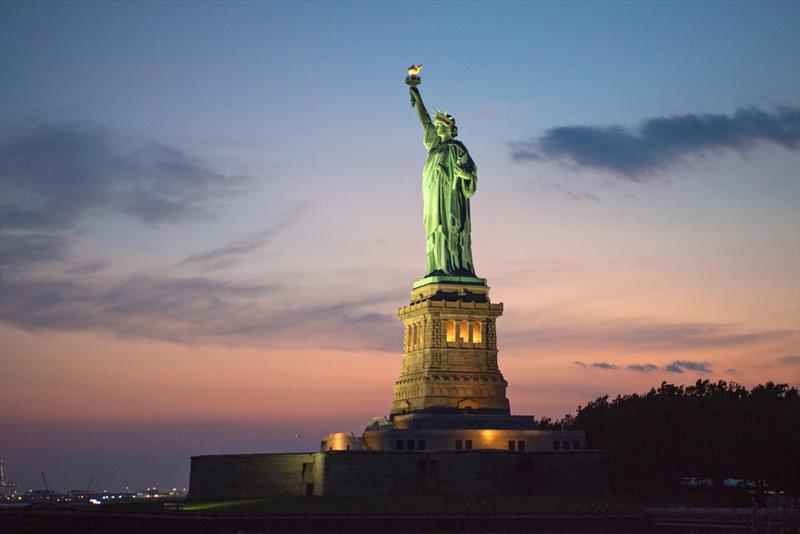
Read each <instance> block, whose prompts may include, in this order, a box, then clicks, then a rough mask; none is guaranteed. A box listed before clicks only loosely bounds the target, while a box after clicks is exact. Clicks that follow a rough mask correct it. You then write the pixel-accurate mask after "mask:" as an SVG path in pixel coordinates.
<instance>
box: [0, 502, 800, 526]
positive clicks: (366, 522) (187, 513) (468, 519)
mask: <svg viewBox="0 0 800 534" xmlns="http://www.w3.org/2000/svg"><path fill="white" fill-rule="evenodd" d="M702 500H703V499H695V501H696V502H695V503H694V505H693V506H687V503H686V502H682V501H685V499H677V500H675V499H672V500H670V499H659V500H655V501H653V500H649V501H647V502H642V501H641V500H640V499H637V498H636V497H633V496H630V497H622V496H612V497H609V498H604V499H598V498H597V496H590V497H585V498H581V497H575V496H569V497H541V496H538V497H533V496H527V497H492V498H455V497H453V498H447V497H405V498H384V497H381V498H378V497H373V498H370V497H359V498H335V499H334V498H320V497H310V498H309V497H305V498H282V499H255V500H245V501H226V502H202V503H192V502H187V503H182V504H181V505H180V508H179V509H175V508H174V506H175V505H169V506H168V507H167V508H165V507H164V505H163V503H141V504H140V503H130V504H115V505H100V506H96V507H91V508H89V507H84V508H81V509H73V510H23V511H2V512H0V532H2V533H7V532H8V533H21V534H23V533H39V532H64V533H115V534H116V533H125V532H143V533H167V532H169V533H200V534H203V533H231V534H234V533H235V534H256V533H273V532H278V533H283V532H287V533H293V532H300V533H316V532H353V533H361V532H363V533H390V534H391V533H395V532H397V533H400V532H402V533H413V532H423V533H450V532H453V533H455V532H466V533H534V532H535V533H543V534H546V533H564V532H569V533H576V534H583V533H586V534H589V533H647V534H650V533H652V534H659V533H671V532H675V533H684V534H687V533H692V532H698V533H699V532H772V533H798V534H800V523H799V522H798V513H797V508H796V507H793V506H792V507H787V506H784V505H782V506H781V507H780V508H775V507H773V508H772V509H769V510H768V509H766V508H760V509H756V510H755V511H754V509H753V507H752V506H750V507H748V506H741V504H742V502H741V501H742V500H743V499H741V498H735V499H728V500H729V501H730V502H720V501H719V500H718V499H715V501H717V502H715V503H710V502H700V501H702ZM794 502H796V501H789V504H790V505H793V503H794ZM720 504H722V506H720ZM782 504H786V502H782Z"/></svg>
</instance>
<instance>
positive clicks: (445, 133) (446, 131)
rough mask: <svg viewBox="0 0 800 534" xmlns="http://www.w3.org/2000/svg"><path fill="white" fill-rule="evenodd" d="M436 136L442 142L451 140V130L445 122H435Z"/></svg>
mask: <svg viewBox="0 0 800 534" xmlns="http://www.w3.org/2000/svg"><path fill="white" fill-rule="evenodd" d="M436 135H438V136H439V139H441V140H442V141H448V140H450V139H452V138H453V129H452V128H451V127H450V125H449V124H447V123H446V122H442V121H436Z"/></svg>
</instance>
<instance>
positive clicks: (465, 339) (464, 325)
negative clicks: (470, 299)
mask: <svg viewBox="0 0 800 534" xmlns="http://www.w3.org/2000/svg"><path fill="white" fill-rule="evenodd" d="M458 339H459V341H461V343H469V322H468V321H461V325H460V327H459V329H458Z"/></svg>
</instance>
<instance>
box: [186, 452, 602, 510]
mask: <svg viewBox="0 0 800 534" xmlns="http://www.w3.org/2000/svg"><path fill="white" fill-rule="evenodd" d="M605 458H606V457H605V454H604V453H603V452H602V451H591V450H582V451H569V452H552V453H550V452H526V453H518V452H508V451H496V450H475V451H440V452H429V453H425V452H412V453H409V452H391V451H386V452H375V451H363V452H362V451H331V452H322V453H314V454H311V453H309V454H242V455H218V456H195V457H193V458H192V464H191V477H190V482H189V498H190V499H196V500H221V499H242V498H259V497H270V496H300V495H325V496H344V495H453V496H457V495H531V494H539V495H547V494H560V493H581V494H586V493H604V492H606V491H608V483H607V478H608V477H607V472H606V461H605Z"/></svg>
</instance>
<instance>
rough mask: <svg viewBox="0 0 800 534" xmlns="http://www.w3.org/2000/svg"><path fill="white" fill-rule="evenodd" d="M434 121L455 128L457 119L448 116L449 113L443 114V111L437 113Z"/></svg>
mask: <svg viewBox="0 0 800 534" xmlns="http://www.w3.org/2000/svg"><path fill="white" fill-rule="evenodd" d="M434 120H437V121H440V122H444V123H445V124H447V125H449V126H455V125H456V118H455V117H453V116H452V115H450V114H448V113H445V112H443V111H437V112H436V115H434Z"/></svg>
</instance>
